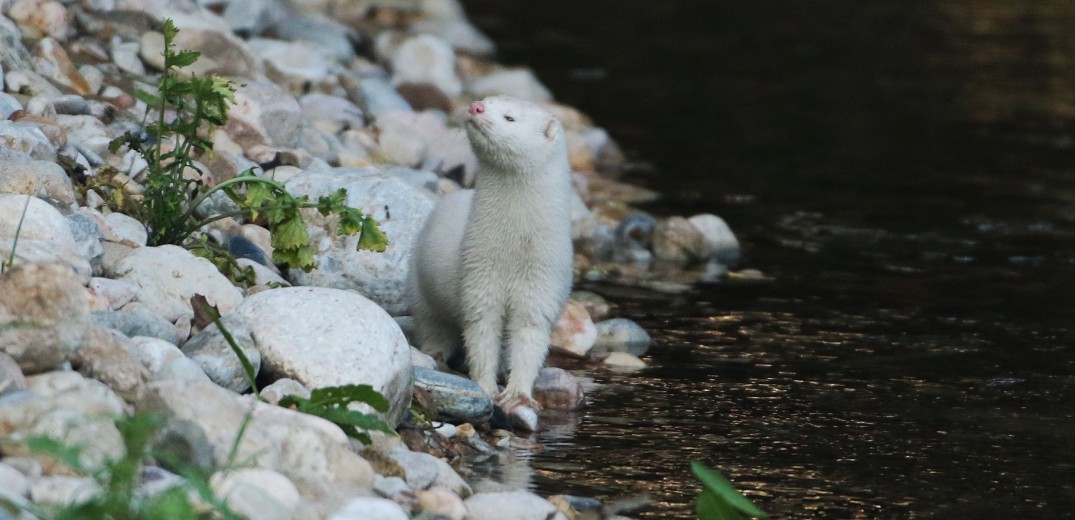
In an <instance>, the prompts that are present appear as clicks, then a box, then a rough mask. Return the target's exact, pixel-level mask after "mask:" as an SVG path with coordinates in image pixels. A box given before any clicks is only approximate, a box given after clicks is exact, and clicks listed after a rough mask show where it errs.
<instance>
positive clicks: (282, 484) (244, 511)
mask: <svg viewBox="0 0 1075 520" xmlns="http://www.w3.org/2000/svg"><path fill="white" fill-rule="evenodd" d="M210 484H211V485H212V489H213V494H214V495H215V496H217V497H219V498H220V499H222V500H223V501H224V503H225V504H227V505H228V508H230V509H231V510H232V511H233V512H235V513H238V514H240V515H243V516H245V517H246V518H258V519H265V520H291V519H292V518H294V517H295V512H296V510H297V509H298V507H299V490H298V489H297V488H295V484H292V483H291V481H290V480H288V479H287V477H285V476H283V475H281V474H280V473H277V472H275V471H269V470H265V469H249V468H243V469H238V470H228V471H226V472H218V473H215V474H214V475H213V477H212V478H211V479H210Z"/></svg>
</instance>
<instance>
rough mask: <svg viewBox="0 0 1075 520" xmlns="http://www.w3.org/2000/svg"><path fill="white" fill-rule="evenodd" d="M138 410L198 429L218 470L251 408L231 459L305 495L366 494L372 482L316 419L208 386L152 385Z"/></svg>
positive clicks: (334, 432) (334, 431) (334, 430)
mask: <svg viewBox="0 0 1075 520" xmlns="http://www.w3.org/2000/svg"><path fill="white" fill-rule="evenodd" d="M136 407H137V408H138V410H139V411H143V412H155V413H160V414H162V415H163V416H165V417H166V418H167V419H169V420H176V419H179V420H184V421H189V422H191V423H193V424H195V425H197V426H198V427H199V428H200V429H201V430H202V431H203V432H204V433H205V437H206V439H207V440H208V443H209V445H210V446H211V447H212V453H213V461H214V464H215V465H216V466H217V467H220V466H222V465H224V464H226V463H227V461H228V459H229V455H230V454H231V452H232V446H233V445H234V444H235V439H236V436H237V435H238V433H239V429H240V428H241V427H242V425H243V423H244V417H245V416H246V414H247V413H248V412H249V411H250V410H251V408H253V414H252V415H251V416H250V421H249V424H247V427H246V432H245V435H244V436H243V439H242V442H241V443H240V444H239V447H238V451H237V453H236V454H235V460H240V461H244V463H246V464H247V467H254V468H264V469H271V470H274V471H277V472H279V473H282V474H283V475H285V476H287V477H288V478H289V479H290V480H291V481H292V482H294V483H295V484H296V485H297V486H299V489H300V491H303V492H304V493H306V492H315V493H324V492H326V491H328V490H329V489H331V488H334V486H351V487H352V488H353V489H358V490H363V489H365V490H368V489H370V487H371V486H372V484H373V469H372V468H371V467H370V465H369V463H368V462H366V461H365V460H364V459H362V458H361V457H359V456H358V455H356V454H355V453H354V452H353V451H352V450H351V447H350V444H349V442H348V440H347V437H346V436H345V435H344V433H343V431H341V430H340V429H339V427H337V426H336V425H334V424H332V423H330V422H328V421H326V420H324V419H321V418H319V417H314V416H312V415H307V414H304V413H300V412H296V411H293V410H288V409H285V408H280V407H278V406H274V405H269V404H264V403H261V402H258V401H255V400H253V399H250V398H244V397H240V396H238V395H236V394H235V393H234V392H231V391H229V390H226V389H224V388H221V387H219V386H217V385H215V384H212V383H187V382H182V383H177V382H165V381H158V382H154V383H151V384H149V385H148V387H147V391H146V393H145V394H144V395H143V396H142V398H140V399H139V400H138V401H137V402H136ZM304 490H305V491H304Z"/></svg>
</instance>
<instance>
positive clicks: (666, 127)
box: [464, 0, 1075, 518]
mask: <svg viewBox="0 0 1075 520" xmlns="http://www.w3.org/2000/svg"><path fill="white" fill-rule="evenodd" d="M464 4H465V5H466V7H467V9H468V11H469V13H470V15H471V17H472V18H473V19H474V20H475V21H476V22H477V23H478V24H479V25H480V26H481V27H483V29H485V30H486V31H487V32H488V33H489V34H490V35H491V36H493V37H494V39H495V40H497V42H498V45H499V46H500V49H501V55H500V58H501V60H503V61H506V62H509V63H520V64H527V65H529V66H532V67H534V68H535V70H536V71H537V73H538V75H539V77H541V79H542V80H543V81H544V82H546V84H547V85H549V86H550V88H551V89H552V91H553V92H554V93H555V94H556V95H557V97H558V99H560V100H562V101H564V102H566V103H568V104H573V105H576V106H578V107H580V108H581V109H582V110H583V111H585V112H587V113H589V114H590V115H592V116H593V117H594V119H595V120H596V121H597V123H598V124H600V125H602V126H605V127H606V128H607V129H608V130H609V131H610V132H611V134H612V135H613V136H614V137H615V138H616V139H617V140H618V141H619V142H620V144H621V145H622V146H623V148H624V149H625V151H626V152H627V153H628V155H629V156H630V157H632V158H633V159H635V160H638V161H645V162H648V163H649V164H651V165H652V167H651V168H638V169H635V170H633V171H632V172H628V173H627V176H626V178H627V179H628V180H630V181H632V182H637V183H640V184H643V185H647V186H649V187H652V188H655V189H657V190H659V191H661V192H662V193H664V194H665V198H664V199H663V200H662V201H661V202H659V203H657V204H656V205H653V206H651V207H648V208H646V209H648V210H649V211H652V212H654V213H656V214H687V215H690V214H693V213H697V212H712V213H716V214H718V215H721V216H723V217H724V218H725V219H726V220H727V221H728V222H729V223H730V224H731V226H732V228H733V229H735V230H736V232H737V233H738V235H739V238H740V241H741V242H742V243H743V245H744V257H745V265H746V267H753V268H757V269H760V270H762V271H764V272H765V273H766V274H768V275H770V276H772V277H773V278H774V279H775V281H774V282H773V283H770V284H760V285H734V284H716V285H702V286H698V287H697V288H696V289H695V290H694V291H692V292H690V293H688V294H685V295H681V296H667V295H660V294H654V293H647V292H643V291H639V290H635V289H630V288H624V287H616V286H612V285H606V286H597V287H594V289H595V290H597V291H598V292H601V293H603V294H605V295H606V296H607V297H609V298H610V299H611V300H613V301H614V302H616V303H618V304H620V306H621V307H620V312H621V314H622V315H624V316H627V317H630V318H633V319H636V320H637V321H639V322H640V323H641V324H642V325H643V326H645V327H646V328H647V329H648V330H649V331H651V333H652V335H653V336H654V338H655V339H656V340H657V342H658V345H657V346H655V347H654V348H653V349H652V350H651V351H650V354H648V355H647V357H646V359H647V361H649V362H650V363H651V365H652V367H651V368H650V369H648V370H645V371H643V372H641V373H639V374H634V375H616V374H609V373H599V374H597V376H596V379H597V382H599V383H602V384H604V385H605V386H603V387H601V388H600V389H598V390H595V391H594V392H593V393H592V394H591V402H590V404H589V406H588V408H586V410H584V411H583V412H582V413H580V415H579V417H577V418H576V420H574V421H567V423H568V424H567V425H566V426H564V427H562V428H559V429H555V430H554V431H551V432H548V433H546V434H545V435H544V436H543V437H542V438H541V440H542V441H543V442H544V443H545V446H546V449H545V450H544V451H542V452H540V453H538V454H536V455H534V456H533V458H532V460H531V468H532V471H533V474H532V478H531V482H532V485H533V487H534V488H535V489H536V490H537V491H539V492H541V493H547V494H552V493H562V492H568V493H573V494H591V495H595V496H599V497H602V498H609V497H615V496H619V495H625V494H632V493H639V492H646V493H649V494H650V495H652V496H653V498H654V499H655V502H656V505H655V506H654V507H653V508H651V509H649V510H647V511H646V512H643V513H640V514H639V515H638V516H641V517H644V518H690V517H691V515H692V513H691V508H692V505H691V504H692V503H693V497H694V495H695V494H696V492H697V486H696V484H695V483H694V480H693V477H691V475H690V472H689V470H688V468H687V462H688V461H689V460H691V459H698V460H701V461H703V462H705V463H707V464H708V465H710V466H712V467H715V468H718V469H720V470H721V471H722V472H724V473H725V474H726V475H728V476H729V477H730V478H731V479H732V480H733V482H735V483H736V485H737V486H738V487H739V488H740V489H742V490H743V491H744V492H745V493H746V494H747V495H748V496H750V497H751V498H753V499H754V500H755V502H756V503H758V504H759V505H760V506H761V507H762V508H763V509H765V510H766V511H768V512H770V513H772V514H774V515H775V516H778V517H786V518H802V517H814V518H923V517H940V518H994V517H1013V518H1063V517H1075V331H1073V327H1075V2H1072V1H1070V0H1069V1H1054V2H1049V1H1012V0H965V1H962V2H955V1H927V0H923V1H915V2H911V1H906V0H880V1H864V0H822V1H815V2H806V1H799V2H792V1H784V2H771V1H758V2H752V1H748V2H742V1H736V2H731V1H724V0H664V1H649V0H647V1H641V0H635V1H632V0H544V1H541V2H501V1H497V0H468V1H465V2H464Z"/></svg>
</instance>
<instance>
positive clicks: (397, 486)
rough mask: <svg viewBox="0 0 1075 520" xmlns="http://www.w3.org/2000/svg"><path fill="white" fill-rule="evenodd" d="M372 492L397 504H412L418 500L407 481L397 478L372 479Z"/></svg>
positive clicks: (381, 477) (380, 476)
mask: <svg viewBox="0 0 1075 520" xmlns="http://www.w3.org/2000/svg"><path fill="white" fill-rule="evenodd" d="M373 490H374V491H375V492H376V493H377V494H378V495H381V496H382V497H385V498H387V499H389V500H392V501H393V502H395V503H397V504H409V503H413V502H415V501H416V500H417V498H418V497H416V496H415V495H414V490H413V489H411V486H409V485H408V484H407V481H406V480H403V479H401V478H399V477H386V476H384V475H377V476H376V477H375V478H374V479H373Z"/></svg>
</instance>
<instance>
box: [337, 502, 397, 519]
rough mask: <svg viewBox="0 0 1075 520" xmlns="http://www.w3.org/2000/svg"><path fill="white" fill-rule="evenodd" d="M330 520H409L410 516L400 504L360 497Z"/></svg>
mask: <svg viewBox="0 0 1075 520" xmlns="http://www.w3.org/2000/svg"><path fill="white" fill-rule="evenodd" d="M328 518H329V520H372V519H374V518H376V519H377V520H409V519H410V515H408V514H407V512H406V511H404V510H403V508H402V507H400V506H399V504H396V503H395V502H393V501H391V500H388V499H385V498H378V497H359V498H356V499H353V500H351V501H350V502H348V503H347V505H346V506H344V507H343V508H342V509H340V510H338V511H336V512H335V513H332V516H330V517H328Z"/></svg>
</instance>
